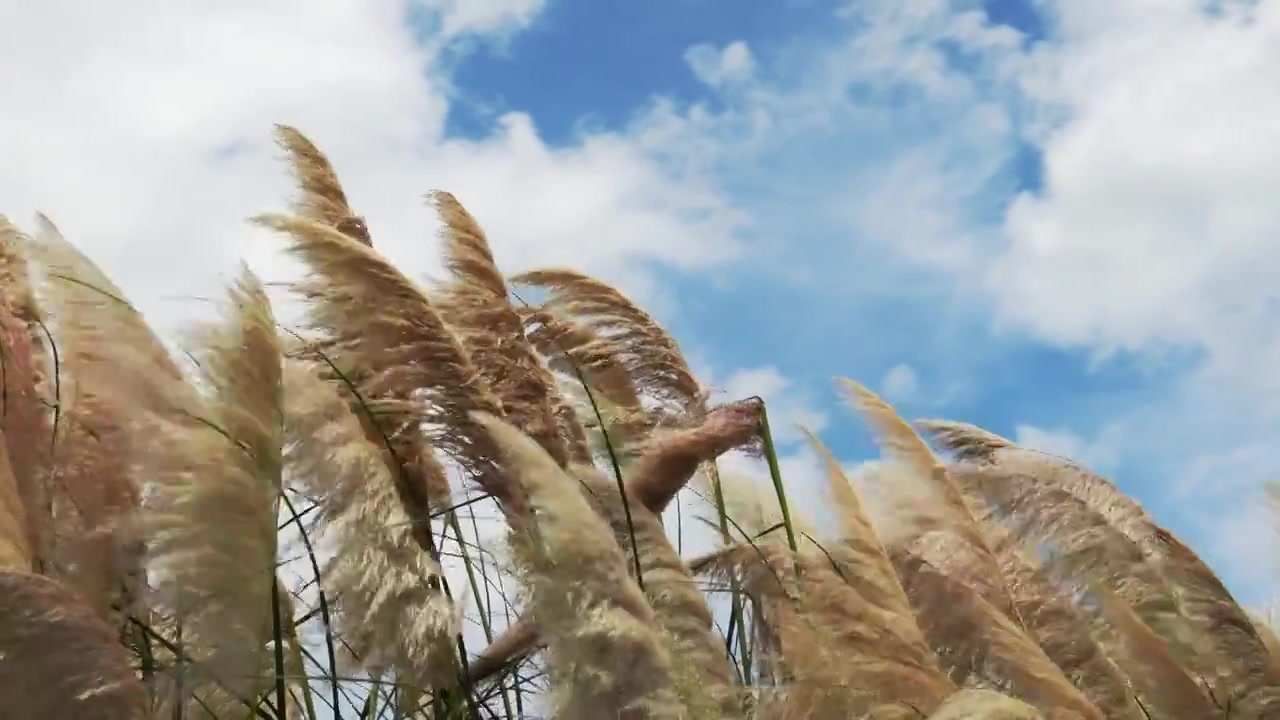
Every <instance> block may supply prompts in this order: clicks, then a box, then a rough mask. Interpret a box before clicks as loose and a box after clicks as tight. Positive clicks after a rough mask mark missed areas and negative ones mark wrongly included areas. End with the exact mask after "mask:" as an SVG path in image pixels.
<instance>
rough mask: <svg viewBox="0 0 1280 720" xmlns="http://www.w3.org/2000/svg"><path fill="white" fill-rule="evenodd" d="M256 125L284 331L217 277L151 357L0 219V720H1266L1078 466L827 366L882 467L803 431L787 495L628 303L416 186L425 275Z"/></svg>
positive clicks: (1229, 602) (45, 225) (1116, 496)
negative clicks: (692, 525) (746, 468)
mask: <svg viewBox="0 0 1280 720" xmlns="http://www.w3.org/2000/svg"><path fill="white" fill-rule="evenodd" d="M277 133H278V139H279V141H280V144H281V147H282V148H283V150H284V151H285V154H286V156H287V158H288V162H289V166H290V168H291V170H292V172H293V174H294V176H295V178H296V180H297V186H298V194H297V197H296V198H295V199H294V201H293V203H292V204H291V205H290V206H289V207H288V208H286V209H285V210H284V211H283V212H279V213H273V214H266V215H262V216H260V217H258V218H254V219H253V222H254V223H256V224H257V225H259V226H261V227H264V228H267V229H269V230H270V231H272V234H273V235H274V236H275V237H276V238H277V241H278V242H279V246H280V249H281V250H283V251H284V252H286V253H288V254H289V255H291V256H292V257H294V258H295V259H297V260H298V261H299V262H300V263H301V265H302V267H303V268H304V269H305V274H304V275H303V276H302V277H301V278H299V279H297V280H295V281H293V282H291V283H289V285H288V289H289V291H290V292H291V294H292V297H293V299H294V300H295V301H296V302H297V305H298V307H300V308H301V312H300V313H299V318H298V319H297V321H296V322H293V321H290V322H284V321H283V320H281V319H278V318H277V317H276V309H275V308H273V307H272V302H271V301H270V300H269V298H268V294H267V292H266V291H265V289H264V286H263V283H262V282H261V281H260V280H259V279H258V278H257V277H256V276H255V275H254V274H253V273H252V272H250V271H249V270H248V269H247V268H246V269H244V270H243V271H242V272H241V274H240V276H239V277H238V278H237V279H236V280H235V282H234V283H233V284H232V286H231V287H230V288H228V290H227V292H226V295H225V297H224V298H223V301H222V304H221V310H220V316H219V319H218V321H216V322H212V323H204V324H200V325H198V326H193V328H192V331H191V332H190V333H189V334H188V336H187V337H185V338H184V339H183V342H182V348H183V350H182V352H180V353H177V352H172V351H171V350H170V349H169V345H166V343H164V342H162V341H161V339H160V338H159V337H157V334H156V333H155V332H153V330H152V329H151V327H150V326H149V325H148V324H147V322H146V320H145V318H143V316H142V315H141V314H140V313H139V312H138V310H137V309H136V308H135V307H134V306H133V305H132V304H130V302H129V300H128V298H127V296H126V295H125V292H124V291H123V290H121V289H120V288H117V287H116V286H115V285H113V284H112V282H111V281H110V279H109V278H107V277H106V275H105V274H104V273H103V272H102V271H101V270H100V269H98V268H97V267H96V266H95V265H94V263H93V262H92V260H90V259H89V258H88V257H87V256H85V255H84V254H83V253H81V252H80V251H79V250H78V249H77V248H76V247H75V246H74V245H73V244H72V243H71V242H69V241H68V240H66V239H64V238H63V237H62V236H61V235H60V234H59V232H58V230H57V228H56V227H55V226H54V224H53V223H52V222H51V221H49V220H48V219H45V218H40V219H39V220H38V222H37V223H36V228H35V231H34V232H33V233H31V234H28V233H26V232H24V231H23V230H21V229H19V227H18V226H16V225H14V224H12V223H10V222H9V221H7V220H0V360H3V362H2V363H0V372H2V374H3V376H2V377H3V393H0V410H2V411H3V412H2V413H0V718H3V719H4V720H27V719H30V720H45V719H55V720H56V719H58V718H67V719H68V720H74V719H76V718H100V719H102V720H135V719H137V720H141V719H143V718H146V719H154V720H161V719H163V720H171V719H173V720H177V719H181V718H190V719H192V720H194V719H196V718H212V719H214V720H250V719H253V718H257V719H261V720H295V719H300V718H305V719H306V720H322V719H329V718H333V719H341V718H346V719H348V720H355V719H357V718H359V719H360V720H374V719H375V718H379V719H380V718H389V719H392V718H394V719H406V720H407V719H410V718H432V719H436V720H443V719H446V718H459V719H462V718H466V719H471V718H476V719H480V718H517V717H527V718H534V717H556V718H564V719H566V720H570V719H572V720H578V719H581V720H587V719H589V718H606V719H607V718H625V719H626V720H644V719H650V718H652V719H654V720H657V719H659V718H661V719H668V718H669V719H672V720H675V719H678V718H687V719H690V720H694V719H708V720H710V719H714V718H730V719H735V720H748V719H753V720H784V719H787V720H790V719H795V720H802V719H805V720H808V719H814V720H822V719H826V718H831V719H832V720H837V719H844V718H870V719H879V718H884V719H886V720H906V719H908V718H931V719H933V720H944V719H945V720H958V719H960V718H979V719H987V720H996V719H1008V720H1015V719H1016V720H1023V719H1026V720H1031V719H1044V720H1067V719H1071V720H1103V719H1104V718H1105V719H1114V720H1144V719H1150V718H1158V719H1162V720H1200V719H1204V720H1208V719H1209V718H1239V719H1241V720H1245V719H1254V718H1280V656H1278V655H1277V652H1278V650H1277V648H1280V642H1277V640H1276V633H1275V632H1274V631H1273V629H1272V628H1271V627H1270V625H1269V624H1268V623H1267V621H1266V620H1265V619H1263V618H1262V617H1261V616H1259V615H1257V614H1251V613H1249V612H1247V611H1246V610H1245V609H1244V608H1242V607H1241V606H1240V605H1239V603H1237V601H1236V600H1235V599H1234V598H1233V597H1232V596H1231V594H1230V593H1229V592H1228V591H1227V589H1226V588H1225V586H1224V585H1223V583H1222V582H1221V581H1220V580H1219V579H1218V578H1217V576H1215V575H1214V573H1213V571H1212V570H1211V569H1210V568H1209V567H1208V566H1207V565H1206V564H1205V563H1204V562H1203V561H1202V560H1201V559H1200V558H1199V557H1198V556H1196V554H1195V553H1194V552H1192V551H1191V550H1190V549H1189V548H1188V547H1187V546H1186V545H1185V544H1183V543H1182V542H1181V541H1179V540H1178V539H1177V538H1176V537H1175V536H1174V535H1173V534H1172V533H1170V532H1169V531H1167V530H1166V529H1164V528H1162V527H1161V526H1160V525H1159V524H1158V523H1157V522H1156V520H1155V519H1154V518H1152V517H1151V516H1150V515H1148V514H1147V513H1146V512H1145V511H1144V510H1143V508H1142V507H1141V505H1139V504H1138V503H1137V502H1136V501H1135V500H1133V499H1132V498H1129V497H1127V496H1125V495H1124V494H1123V493H1122V492H1121V491H1120V490H1119V489H1118V488H1117V486H1116V485H1115V484H1114V483H1112V482H1111V481H1110V480H1108V479H1106V478H1104V477H1101V476H1100V475H1098V474H1096V473H1094V472H1092V471H1090V470H1089V469H1087V468H1085V467H1083V466H1081V465H1080V464H1078V463H1076V462H1073V461H1071V460H1068V459H1064V458H1059V457H1055V456H1051V455H1047V454H1044V453H1040V452H1036V451H1034V450H1031V449H1026V448H1021V447H1019V446H1017V445H1016V444H1014V443H1013V442H1010V441H1009V440H1006V439H1004V438H1001V437H998V436H996V435H994V434H992V433H990V432H987V431H985V430H982V429H981V428H977V427H974V426H972V425H967V424H964V423H960V422H952V421H943V420H927V421H919V422H916V423H914V424H912V423H910V422H908V421H907V420H904V419H903V418H902V417H900V416H899V415H898V413H897V412H896V411H895V409H894V408H893V407H891V406H890V405H889V404H888V403H886V402H885V401H884V400H883V399H881V398H879V397H877V396H876V395H875V394H874V393H872V392H871V391H870V390H867V389H866V388H864V387H862V386H861V385H858V384H857V383H855V382H853V381H850V380H840V381H839V383H838V385H839V390H840V391H841V392H842V393H843V394H844V395H845V397H846V399H847V400H848V403H849V406H850V409H851V411H852V412H853V413H855V414H857V416H858V417H860V418H861V419H862V420H863V421H864V423H865V425H866V428H867V430H868V431H869V432H870V433H871V435H872V436H873V437H875V438H876V440H877V441H878V443H879V445H880V447H881V449H882V451H883V457H882V458H881V459H880V460H879V461H877V462H875V463H868V464H866V465H864V466H862V467H860V468H858V469H857V471H856V472H854V473H850V472H848V471H847V469H846V468H844V467H842V466H841V464H840V463H839V462H837V460H836V459H835V457H834V456H833V455H832V453H831V452H830V451H829V450H828V449H827V448H826V446H825V445H824V444H823V442H822V440H821V439H820V438H818V437H817V436H816V435H815V434H813V433H809V439H810V441H811V443H812V446H813V449H814V454H815V456H816V464H817V468H818V469H819V470H820V475H821V476H823V477H825V480H826V482H825V485H824V486H823V487H814V488H810V489H808V491H807V492H806V493H804V494H803V497H802V496H799V495H797V496H796V497H789V496H788V493H787V485H785V484H784V483H783V478H782V474H781V470H780V463H779V462H778V457H777V450H776V447H775V444H774V441H773V437H772V434H771V429H770V425H769V413H768V410H769V409H768V407H766V406H765V404H764V403H763V402H762V401H760V400H759V399H758V398H739V399H732V400H731V401H729V402H716V401H714V400H713V398H714V397H715V396H714V395H713V394H712V393H711V392H710V388H708V387H706V386H704V385H703V384H702V383H701V382H699V380H698V379H697V378H696V377H695V375H694V373H693V372H692V371H691V370H690V367H689V364H688V363H687V362H686V360H685V359H684V356H683V354H682V352H681V349H680V346H679V344H678V343H677V342H676V340H675V339H674V338H673V337H672V335H671V334H670V333H668V332H667V331H666V330H665V329H663V327H662V326H661V325H660V324H659V323H658V322H657V321H656V320H655V319H654V318H653V317H652V316H650V315H649V314H648V313H646V312H644V311H643V310H642V309H640V308H639V307H637V306H636V305H635V304H634V303H633V302H632V301H631V300H630V299H629V298H628V297H627V296H626V295H624V294H623V293H622V292H620V291H619V290H617V289H616V288H614V287H611V286H610V285H608V284H607V283H605V282H602V281H601V280H598V279H596V278H592V277H589V276H587V275H584V274H582V273H579V272H576V271H574V270H572V269H566V268H545V269H539V270H534V271H530V272H525V273H522V274H520V275H515V276H511V277H508V276H506V275H504V274H503V273H502V272H501V271H500V270H499V268H498V265H497V261H496V259H495V258H494V255H493V252H492V250H491V248H490V245H489V241H488V239H487V237H486V236H485V233H484V231H483V229H482V227H481V221H480V219H477V218H474V217H472V216H471V215H470V214H469V213H468V212H467V211H466V209H465V208H464V207H463V205H462V204H461V203H460V202H459V201H458V199H457V198H454V197H453V196H452V195H449V194H448V193H444V192H437V193H432V194H431V195H429V196H428V197H427V201H428V202H429V203H430V204H431V205H432V207H433V208H434V209H435V210H436V211H437V212H438V213H439V215H440V220H441V226H442V228H443V231H442V232H443V235H442V238H441V239H442V248H443V251H444V255H445V257H444V266H445V267H446V269H447V272H448V277H447V279H446V280H444V281H443V282H437V283H433V284H431V285H426V284H421V283H419V282H418V281H416V280H414V279H412V278H411V277H409V276H408V275H406V274H405V273H404V272H402V271H401V270H400V269H398V268H397V267H395V266H394V265H393V264H392V263H391V262H390V261H389V260H388V259H387V258H386V257H385V256H384V255H382V254H381V253H380V252H379V250H378V238H376V237H374V236H373V235H372V234H371V233H370V231H369V228H368V227H367V226H366V225H365V223H364V221H363V219H362V218H361V217H360V215H359V214H358V212H357V211H356V210H355V209H354V208H352V207H351V206H350V204H349V201H348V199H347V195H346V193H345V192H344V191H343V189H342V186H341V183H340V182H339V179H338V175H337V173H336V171H335V169H334V168H333V167H332V166H331V164H330V163H329V161H328V159H327V158H326V157H325V155H324V153H323V152H322V151H321V150H320V149H318V148H317V147H315V146H314V145H313V144H312V143H311V142H310V141H309V140H307V138H306V137H305V136H303V135H302V134H301V133H300V132H299V131H297V130H295V129H293V128H289V127H280V128H278V129H277ZM525 297H536V298H537V299H538V301H537V302H536V303H533V304H530V303H527V302H525V300H524V299H523V298H525ZM727 453H736V454H745V455H748V456H752V457H755V458H756V459H758V460H759V461H760V462H759V463H758V467H760V468H762V469H761V471H760V477H758V478H757V477H750V476H747V477H744V476H743V475H742V474H741V473H734V472H728V471H722V470H725V469H724V468H722V467H721V465H722V464H723V463H721V462H719V459H720V458H722V457H724V456H725V455H726V454H727ZM851 475H852V477H851ZM686 490H687V492H686ZM793 490H794V487H793ZM691 498H694V499H692V500H691ZM681 503H683V504H681ZM819 503H820V504H822V505H824V506H826V507H828V508H831V509H833V510H834V515H835V518H834V522H819V521H818V520H817V519H815V517H812V516H810V515H809V514H808V512H807V511H808V510H811V509H812V507H806V506H807V505H808V506H812V505H815V504H819ZM693 506H696V507H698V508H700V509H701V513H700V514H701V519H702V520H703V521H704V522H705V523H706V524H707V525H708V526H709V527H710V529H711V530H712V531H713V534H714V536H715V538H716V543H717V546H715V547H706V548H701V549H700V551H699V552H698V553H696V554H695V553H690V552H687V551H685V548H684V547H683V545H684V543H683V540H682V538H683V536H684V527H683V526H684V524H685V523H688V522H695V520H694V518H693V517H686V516H685V514H684V509H687V508H689V507H693ZM673 508H680V509H681V510H682V512H681V514H679V515H677V516H676V518H675V520H674V522H673V513H672V512H668V511H669V510H671V509H673Z"/></svg>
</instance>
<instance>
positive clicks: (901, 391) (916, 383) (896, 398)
mask: <svg viewBox="0 0 1280 720" xmlns="http://www.w3.org/2000/svg"><path fill="white" fill-rule="evenodd" d="M880 393H881V394H882V395H884V396H885V399H887V400H888V401H890V402H911V401H913V400H914V399H915V398H916V397H918V396H919V394H920V378H919V377H918V376H917V375H916V371H915V368H913V367H911V366H910V365H907V364H905V363H899V364H897V365H894V366H893V367H891V368H889V372H887V373H885V375H884V379H883V380H881V381H880Z"/></svg>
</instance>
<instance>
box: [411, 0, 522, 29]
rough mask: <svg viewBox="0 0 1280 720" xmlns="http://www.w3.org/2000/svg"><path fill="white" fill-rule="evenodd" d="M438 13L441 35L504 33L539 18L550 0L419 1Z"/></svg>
mask: <svg viewBox="0 0 1280 720" xmlns="http://www.w3.org/2000/svg"><path fill="white" fill-rule="evenodd" d="M417 1H418V2H422V3H423V5H424V6H425V7H426V8H428V9H433V10H435V11H436V12H437V13H438V22H439V25H440V31H441V34H443V35H446V36H455V35H461V34H464V33H485V34H498V35H501V34H504V33H509V32H512V31H515V30H519V29H521V28H523V27H525V26H527V25H529V24H530V23H531V22H533V19H534V18H535V17H537V15H538V13H540V12H541V11H542V10H543V8H544V7H546V4H547V3H546V0H417Z"/></svg>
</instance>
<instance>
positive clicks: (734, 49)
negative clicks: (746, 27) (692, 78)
mask: <svg viewBox="0 0 1280 720" xmlns="http://www.w3.org/2000/svg"><path fill="white" fill-rule="evenodd" d="M684 58H685V62H687V63H689V67H690V68H691V69H692V70H693V74H694V75H696V76H697V78H698V79H699V80H701V81H702V82H704V83H706V84H707V85H710V86H711V87H722V86H725V85H731V84H734V83H740V82H743V81H746V80H748V79H750V77H751V74H752V72H753V70H754V67H755V59H754V57H753V56H752V55H751V48H749V47H747V44H746V43H745V42H743V41H741V40H738V41H735V42H731V43H729V44H728V45H725V46H724V47H723V48H720V49H718V50H717V49H716V48H715V47H713V46H711V45H695V46H693V47H691V48H689V49H688V51H686V52H685V55H684Z"/></svg>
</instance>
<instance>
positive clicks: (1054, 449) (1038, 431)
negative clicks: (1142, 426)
mask: <svg viewBox="0 0 1280 720" xmlns="http://www.w3.org/2000/svg"><path fill="white" fill-rule="evenodd" d="M1123 437H1124V433H1123V431H1122V430H1121V428H1120V427H1119V426H1110V427H1103V428H1101V429H1100V430H1099V431H1098V432H1097V433H1096V434H1094V435H1092V436H1090V437H1082V436H1081V435H1080V434H1078V433H1075V432H1072V431H1071V430H1067V429H1064V428H1054V429H1045V428H1040V427H1036V426H1035V425H1017V426H1015V427H1014V435H1013V441H1014V442H1015V443H1017V444H1019V445H1022V446H1024V447H1028V448H1031V449H1033V450H1040V451H1042V452H1046V453H1049V454H1051V455H1057V456H1059V457H1064V458H1068V459H1070V460H1076V461H1078V462H1080V463H1083V464H1084V465H1087V466H1088V467H1090V468H1091V469H1093V470H1095V471H1097V472H1100V473H1107V472H1108V471H1109V470H1110V469H1111V468H1113V467H1114V466H1115V464H1116V463H1117V461H1118V460H1119V456H1120V451H1121V448H1122V444H1121V443H1122V439H1123Z"/></svg>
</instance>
